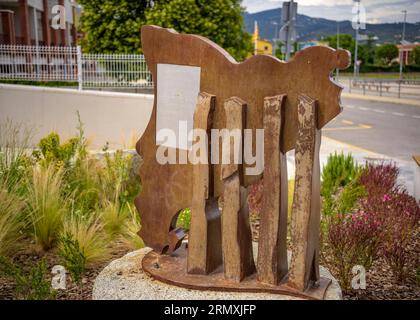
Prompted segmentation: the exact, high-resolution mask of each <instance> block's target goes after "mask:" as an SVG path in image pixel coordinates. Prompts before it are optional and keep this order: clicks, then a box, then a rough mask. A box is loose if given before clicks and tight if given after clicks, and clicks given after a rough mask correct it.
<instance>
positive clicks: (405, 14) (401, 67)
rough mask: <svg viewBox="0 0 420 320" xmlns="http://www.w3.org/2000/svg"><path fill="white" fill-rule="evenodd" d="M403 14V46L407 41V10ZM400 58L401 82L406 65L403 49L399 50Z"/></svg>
mask: <svg viewBox="0 0 420 320" xmlns="http://www.w3.org/2000/svg"><path fill="white" fill-rule="evenodd" d="M401 12H402V13H404V23H403V32H402V37H401V46H403V45H404V41H405V23H406V22H407V10H403V11H401ZM399 56H400V80H402V78H403V64H404V61H403V60H404V51H403V48H402V47H401V48H400V50H399Z"/></svg>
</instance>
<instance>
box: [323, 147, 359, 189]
mask: <svg viewBox="0 0 420 320" xmlns="http://www.w3.org/2000/svg"><path fill="white" fill-rule="evenodd" d="M359 172H360V166H359V165H358V164H357V163H356V161H355V160H354V158H353V157H352V156H351V154H348V155H347V156H346V155H344V154H343V153H341V154H337V153H336V152H335V153H334V154H330V155H329V156H328V159H327V163H326V164H325V165H324V167H323V168H322V177H321V178H322V185H321V195H322V196H323V197H325V196H329V195H331V194H333V193H335V192H336V191H337V188H339V187H345V186H346V185H347V184H348V183H349V182H351V181H353V180H355V178H356V177H357V175H358V174H359Z"/></svg>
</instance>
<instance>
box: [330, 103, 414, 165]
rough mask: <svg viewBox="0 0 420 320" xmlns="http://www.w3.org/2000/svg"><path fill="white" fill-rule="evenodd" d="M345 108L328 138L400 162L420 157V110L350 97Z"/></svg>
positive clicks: (331, 123)
mask: <svg viewBox="0 0 420 320" xmlns="http://www.w3.org/2000/svg"><path fill="white" fill-rule="evenodd" d="M342 105H343V111H342V113H341V114H340V115H339V116H338V117H337V118H336V119H334V120H333V121H331V122H330V123H329V124H328V125H327V126H326V127H324V129H323V135H324V136H327V137H330V138H332V139H335V140H338V141H341V142H345V143H347V144H350V145H353V146H355V147H357V148H363V149H366V150H368V151H371V152H375V153H380V154H383V155H386V156H388V157H392V158H396V159H400V160H411V159H412V158H411V157H412V155H413V154H420V107H417V106H410V105H402V104H393V103H384V102H375V101H365V100H358V99H350V98H343V99H342Z"/></svg>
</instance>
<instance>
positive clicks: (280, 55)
mask: <svg viewBox="0 0 420 320" xmlns="http://www.w3.org/2000/svg"><path fill="white" fill-rule="evenodd" d="M283 46H284V43H283V42H282V41H279V40H278V41H276V42H275V49H274V55H275V56H276V57H277V58H279V59H280V60H283V59H284V54H283V52H282V48H283Z"/></svg>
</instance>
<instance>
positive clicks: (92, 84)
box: [0, 45, 153, 89]
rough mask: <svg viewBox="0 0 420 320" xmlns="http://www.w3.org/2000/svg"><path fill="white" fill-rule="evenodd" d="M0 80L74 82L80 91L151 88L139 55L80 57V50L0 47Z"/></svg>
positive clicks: (150, 79) (74, 48) (90, 55)
mask: <svg viewBox="0 0 420 320" xmlns="http://www.w3.org/2000/svg"><path fill="white" fill-rule="evenodd" d="M0 79H6V80H28V81H64V82H77V83H78V86H79V89H82V88H125V89H126V88H145V89H148V88H152V87H153V82H152V77H151V74H150V72H149V70H148V69H147V66H146V62H145V60H144V56H143V55H140V54H83V53H82V52H81V49H80V47H46V46H23V45H0Z"/></svg>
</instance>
